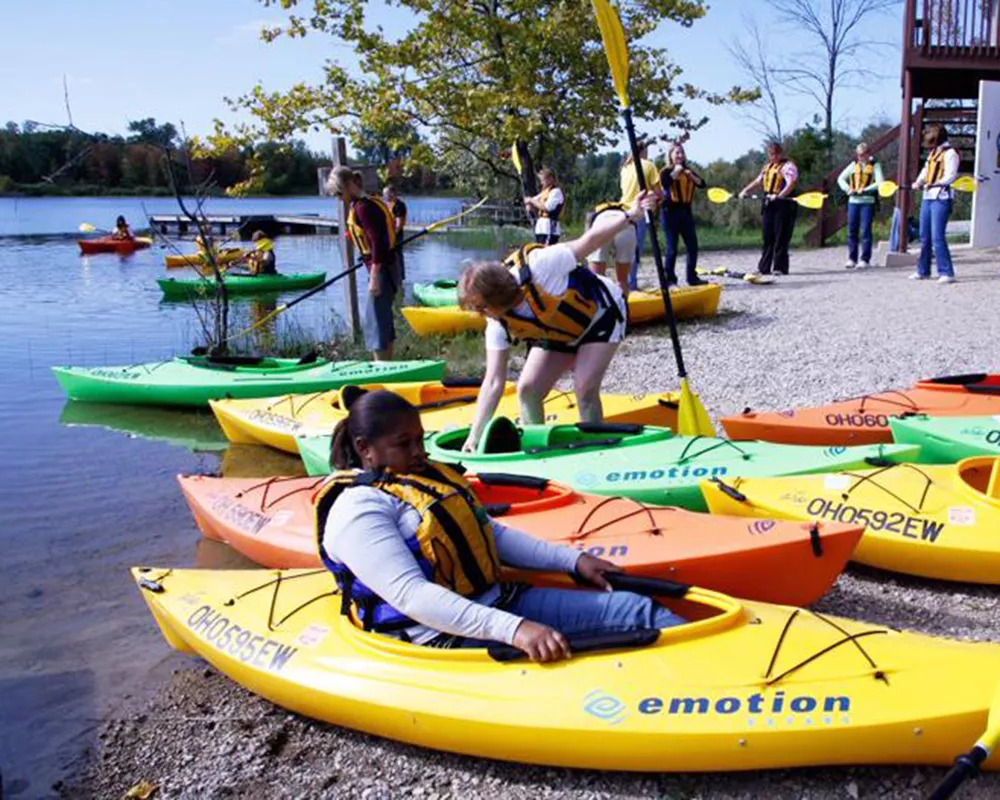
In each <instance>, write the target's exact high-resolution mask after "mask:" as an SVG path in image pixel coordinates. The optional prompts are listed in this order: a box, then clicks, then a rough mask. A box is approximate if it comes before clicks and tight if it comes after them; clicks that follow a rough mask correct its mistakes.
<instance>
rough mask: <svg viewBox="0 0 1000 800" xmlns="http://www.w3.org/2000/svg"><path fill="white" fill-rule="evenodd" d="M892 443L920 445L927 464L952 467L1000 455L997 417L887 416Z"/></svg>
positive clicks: (921, 455) (999, 426) (998, 418)
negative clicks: (960, 463) (970, 459)
mask: <svg viewBox="0 0 1000 800" xmlns="http://www.w3.org/2000/svg"><path fill="white" fill-rule="evenodd" d="M889 426H890V427H891V428H892V438H893V441H895V442H897V443H899V444H916V445H920V460H921V461H922V462H924V463H926V464H954V463H955V462H957V461H961V460H962V459H963V458H971V457H972V456H1000V416H990V417H929V416H927V415H926V414H917V415H916V416H912V417H899V418H896V417H890V418H889Z"/></svg>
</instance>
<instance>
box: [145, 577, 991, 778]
mask: <svg viewBox="0 0 1000 800" xmlns="http://www.w3.org/2000/svg"><path fill="white" fill-rule="evenodd" d="M133 576H134V579H135V580H136V583H137V585H138V587H139V591H140V593H141V594H142V596H143V598H144V599H145V600H146V602H147V604H148V605H149V608H150V610H151V611H152V613H153V616H154V618H155V619H156V622H157V624H158V625H159V627H160V630H161V632H162V633H163V635H164V637H165V638H166V640H167V642H168V643H169V644H170V645H171V646H172V647H174V648H175V649H177V650H180V651H182V652H185V653H189V654H193V655H198V656H201V657H202V658H204V659H205V660H207V661H208V662H209V663H210V664H212V666H214V667H215V668H216V669H218V670H219V671H220V672H222V673H224V674H225V675H227V676H229V677H230V678H231V679H233V680H234V681H236V682H237V683H239V684H241V685H242V686H245V687H246V688H247V689H249V690H250V691H252V692H255V693H256V694H259V695H261V696H262V697H265V698H267V699H268V700H270V701H271V702H273V703H275V704H276V705H279V706H282V707H284V708H287V709H289V710H291V711H295V712H298V713H300V714H303V715H306V716H309V717H314V718H316V719H319V720H323V721H325V722H329V723H332V724H334V725H342V726H344V727H348V728H353V729H356V730H360V731H364V732H366V733H371V734H375V735H377V736H384V737H386V738H389V739H395V740H398V741H402V742H407V743H410V744H414V745H419V746H421V747H428V748H433V749H436V750H445V751H451V752H456V753H465V754H468V755H474V756H482V757H485V758H495V759H503V760H507V761H519V762H528V763H535V764H547V765H553V766H560V767H580V768H591V769H606V770H640V771H653V772H670V771H679V772H700V771H706V770H724V771H732V770H755V769H771V768H784V767H798V766H811V765H823V764H939V765H946V764H950V763H951V761H952V759H953V758H954V756H955V755H956V754H957V753H959V752H962V751H964V750H965V749H966V748H967V747H968V743H969V742H974V741H976V739H977V738H978V736H979V735H980V734H981V733H982V731H983V729H984V727H985V725H986V718H987V709H988V708H989V705H990V700H991V698H992V696H993V694H994V691H995V689H996V685H997V681H998V678H1000V646H997V645H995V644H988V643H969V642H954V641H948V640H945V639H937V638H933V637H930V636H923V635H919V634H916V633H909V632H903V631H898V630H893V629H891V628H886V627H881V626H876V625H868V624H864V623H859V622H852V621H849V620H844V619H838V618H836V617H826V616H820V615H818V614H814V613H812V612H810V611H804V610H801V609H794V608H791V607H788V606H776V605H770V604H767V603H758V602H745V603H744V602H741V601H738V600H735V599H733V598H731V597H727V596H726V595H723V594H719V593H717V592H712V591H708V590H705V589H698V588H687V587H682V586H680V585H675V587H676V588H677V591H676V592H675V594H677V595H683V597H682V599H663V602H664V603H665V604H666V605H669V606H670V607H671V608H672V609H674V610H675V611H676V612H677V613H679V614H681V615H682V616H684V617H685V619H688V620H692V621H691V622H688V623H687V624H684V625H681V626H679V627H676V628H672V629H669V630H666V631H663V632H659V633H657V632H655V631H653V632H647V631H644V632H640V634H638V635H637V634H630V635H627V636H622V635H621V634H618V635H617V636H616V637H615V638H614V639H613V640H612V644H611V646H610V647H609V648H608V649H597V650H595V651H593V652H583V651H584V649H585V647H586V646H587V643H586V642H584V641H573V640H572V639H571V642H572V646H573V647H574V649H575V652H576V655H574V657H573V658H571V659H569V660H568V661H564V662H561V663H558V664H552V665H537V664H532V663H530V662H526V661H521V660H519V661H513V662H504V661H500V660H497V659H498V658H503V657H504V654H503V653H497V652H496V651H494V657H491V655H490V653H489V651H487V650H486V649H485V648H482V649H480V648H475V649H473V648H469V649H452V650H447V649H440V648H431V647H421V646H419V645H413V644H407V643H404V642H401V641H399V640H396V639H392V638H389V637H385V636H381V635H378V634H373V633H365V632H363V631H361V630H359V629H358V628H357V627H355V626H354V625H353V624H352V622H351V621H350V618H348V617H345V616H342V615H341V613H340V606H341V603H340V597H339V596H337V590H336V583H335V582H334V579H333V577H332V575H330V573H328V572H327V571H326V570H323V569H313V570H289V571H277V570H238V571H214V570H213V571H208V570H187V569H175V570H171V569H162V570H160V569H157V570H153V569H136V570H133ZM593 644H594V643H593V642H590V645H593ZM606 644H607V643H606ZM996 763H997V758H993V759H991V761H990V762H988V766H993V767H995V766H996Z"/></svg>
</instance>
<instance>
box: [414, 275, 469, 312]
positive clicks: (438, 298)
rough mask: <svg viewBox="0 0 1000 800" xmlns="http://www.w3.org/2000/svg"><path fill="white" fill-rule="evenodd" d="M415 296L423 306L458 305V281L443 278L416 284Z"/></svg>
mask: <svg viewBox="0 0 1000 800" xmlns="http://www.w3.org/2000/svg"><path fill="white" fill-rule="evenodd" d="M413 297H414V298H415V299H416V301H417V302H418V303H420V304H421V305H423V306H432V307H434V308H441V307H443V306H457V305H458V281H454V280H446V279H443V280H439V281H434V283H417V284H414V286H413Z"/></svg>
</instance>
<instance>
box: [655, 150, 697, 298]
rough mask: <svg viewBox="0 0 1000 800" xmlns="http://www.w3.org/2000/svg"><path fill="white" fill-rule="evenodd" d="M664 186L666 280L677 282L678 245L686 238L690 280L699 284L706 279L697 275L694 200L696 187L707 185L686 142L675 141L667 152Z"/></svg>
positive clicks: (663, 178)
mask: <svg viewBox="0 0 1000 800" xmlns="http://www.w3.org/2000/svg"><path fill="white" fill-rule="evenodd" d="M660 185H661V186H662V187H663V200H664V205H663V210H662V211H661V212H660V213H661V218H662V221H663V230H664V232H665V233H666V237H667V265H666V266H667V283H669V284H676V283H677V272H676V266H677V245H678V243H679V240H680V239H683V240H684V248H685V249H686V250H687V282H688V285H689V286H700V285H701V284H703V283H704V282H705V281H703V280H702V279H701V278H699V277H698V272H697V270H698V233H697V231H696V230H695V227H694V212H693V211H692V209H691V204H692V203H693V202H694V193H695V190H696V189H704V188H705V180H704V179H703V178H702V177H701V175H699V174H698V173H697V172H695V171H694V170H692V169H691V168H690V167H689V166H688V163H687V154H686V153H685V152H684V147H683V145H680V144H675V145H674V146H673V147H671V148H670V152H669V153H668V154H667V166H665V167H664V168H663V169H662V170H661V172H660Z"/></svg>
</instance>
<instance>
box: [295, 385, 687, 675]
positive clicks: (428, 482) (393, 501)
mask: <svg viewBox="0 0 1000 800" xmlns="http://www.w3.org/2000/svg"><path fill="white" fill-rule="evenodd" d="M332 460H333V464H334V466H335V467H336V468H337V469H339V470H342V471H341V472H337V473H334V474H333V475H332V476H331V477H330V478H329V479H328V480H327V481H326V482H325V483H324V485H323V486H322V487H321V488H320V490H319V491H318V492H317V495H316V497H315V498H314V502H315V506H316V535H317V540H318V544H319V551H320V556H321V557H322V559H323V562H324V564H325V565H326V566H327V568H328V569H329V570H330V571H331V572H333V574H334V576H335V577H336V579H337V583H338V585H339V586H340V589H341V593H342V596H343V600H344V611H345V613H349V614H352V615H353V616H354V618H355V619H356V620H357V621H358V622H359V623H360V624H361V625H362V626H363V627H364V628H365V629H366V630H371V631H375V632H378V633H383V634H386V635H390V636H395V637H398V638H400V639H403V640H404V641H408V642H412V643H414V644H420V645H428V646H433V647H483V646H485V645H486V644H488V643H489V642H503V643H505V644H510V645H513V646H514V647H516V648H518V649H519V650H522V651H523V652H525V653H527V654H528V656H530V658H531V659H532V660H533V661H539V662H545V661H559V660H560V659H564V658H568V657H569V656H570V648H569V644H568V642H567V637H569V636H577V635H581V634H584V635H586V634H601V633H609V632H628V631H633V630H649V629H654V628H668V627H671V626H673V625H679V624H682V623H683V622H684V620H683V619H682V618H680V617H678V616H677V615H675V614H674V613H673V612H672V611H669V610H668V609H666V608H663V607H662V606H660V605H658V604H657V603H656V602H655V601H653V600H651V599H649V598H648V597H643V596H641V595H638V594H633V593H631V592H614V593H612V592H610V591H607V590H608V589H609V587H608V583H607V580H606V579H605V577H604V576H605V574H606V573H609V572H620V571H621V570H620V569H619V568H618V567H617V566H615V565H614V564H612V563H610V562H608V561H604V560H602V559H599V558H595V557H594V556H591V555H589V554H587V553H581V552H579V551H577V550H575V549H573V548H571V547H565V546H560V545H552V544H549V543H547V542H543V541H541V540H538V539H534V538H532V537H531V536H528V535H527V534H525V533H521V532H520V531H517V530H514V529H513V528H508V527H507V526H505V525H502V524H501V523H499V522H497V521H496V520H494V519H492V518H490V517H489V516H488V514H487V512H486V509H485V508H484V507H483V506H482V505H481V504H480V503H479V501H478V500H477V499H476V497H475V495H474V494H473V492H472V488H471V486H470V485H469V483H468V482H467V481H466V480H465V479H464V478H463V477H462V476H461V474H460V473H458V472H457V471H456V470H455V469H454V468H452V467H448V466H445V465H443V464H437V463H435V462H432V461H429V460H428V458H427V452H426V451H425V450H424V430H423V426H422V425H421V422H420V414H419V412H418V411H417V409H416V408H415V407H414V406H412V405H411V404H410V403H409V402H408V401H406V400H405V399H404V398H402V397H400V396H399V395H397V394H393V393H392V392H389V391H385V390H378V391H372V392H369V393H366V394H363V395H361V396H360V397H359V398H358V399H357V400H355V401H354V403H353V404H352V405H351V407H350V411H349V413H348V415H347V417H346V418H345V419H343V420H341V422H340V423H338V425H337V427H336V429H335V431H334V435H333V444H332ZM501 566H510V567H517V568H522V569H537V570H547V571H554V572H575V573H576V574H577V575H578V576H579V577H580V578H582V579H583V580H584V581H586V582H587V583H589V584H591V585H593V586H596V587H598V588H599V589H603V590H605V591H592V590H583V589H579V590H578V589H545V588H536V587H532V586H526V585H522V584H511V583H505V582H504V581H503V580H502V575H501V574H500V570H501Z"/></svg>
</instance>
